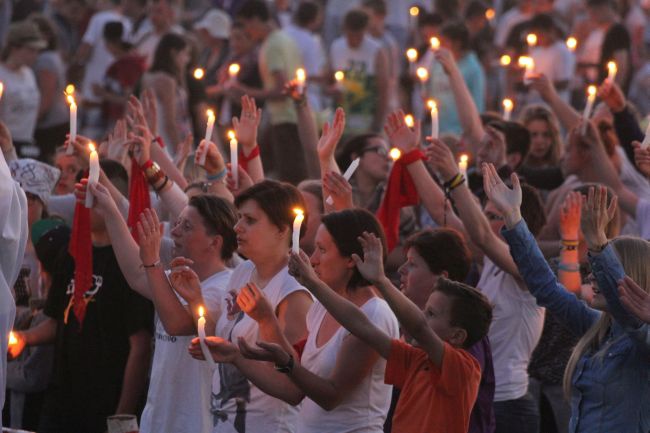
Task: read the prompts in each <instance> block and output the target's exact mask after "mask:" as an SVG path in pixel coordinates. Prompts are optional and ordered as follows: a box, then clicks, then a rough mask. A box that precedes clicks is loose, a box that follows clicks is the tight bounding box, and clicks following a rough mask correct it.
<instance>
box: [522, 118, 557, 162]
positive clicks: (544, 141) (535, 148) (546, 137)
mask: <svg viewBox="0 0 650 433" xmlns="http://www.w3.org/2000/svg"><path fill="white" fill-rule="evenodd" d="M528 132H530V150H529V152H530V154H531V155H532V156H533V157H535V158H536V159H544V158H545V157H546V155H547V154H548V152H549V151H550V150H551V145H552V144H553V141H552V135H551V128H549V126H548V123H546V122H545V121H544V120H533V121H532V122H530V123H529V124H528Z"/></svg>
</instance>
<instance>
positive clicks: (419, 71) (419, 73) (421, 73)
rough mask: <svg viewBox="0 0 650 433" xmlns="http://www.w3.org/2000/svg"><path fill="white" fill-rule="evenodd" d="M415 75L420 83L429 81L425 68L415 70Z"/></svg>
mask: <svg viewBox="0 0 650 433" xmlns="http://www.w3.org/2000/svg"><path fill="white" fill-rule="evenodd" d="M415 73H416V75H417V76H418V78H419V79H420V81H422V82H425V81H427V80H428V79H429V71H427V70H426V68H422V67H420V68H418V69H417V71H415Z"/></svg>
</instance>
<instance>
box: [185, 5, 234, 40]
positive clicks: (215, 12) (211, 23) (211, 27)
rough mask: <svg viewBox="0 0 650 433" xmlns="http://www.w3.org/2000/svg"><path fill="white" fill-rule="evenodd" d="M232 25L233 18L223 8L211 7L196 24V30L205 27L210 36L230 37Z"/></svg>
mask: <svg viewBox="0 0 650 433" xmlns="http://www.w3.org/2000/svg"><path fill="white" fill-rule="evenodd" d="M231 27H232V20H231V19H230V17H229V16H228V14H227V13H225V12H224V11H222V10H219V9H211V10H210V11H209V12H208V13H207V14H205V16H204V17H203V18H201V20H200V21H198V22H197V23H196V24H194V30H201V29H205V30H207V32H208V33H210V36H212V37H213V38H219V39H229V38H230V28H231Z"/></svg>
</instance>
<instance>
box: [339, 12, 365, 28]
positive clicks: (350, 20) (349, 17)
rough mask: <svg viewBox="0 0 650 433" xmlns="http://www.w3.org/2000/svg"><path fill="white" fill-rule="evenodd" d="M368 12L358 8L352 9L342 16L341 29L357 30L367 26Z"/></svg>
mask: <svg viewBox="0 0 650 433" xmlns="http://www.w3.org/2000/svg"><path fill="white" fill-rule="evenodd" d="M368 21H369V18H368V14H367V13H365V12H364V11H362V10H359V9H353V10H351V11H350V12H348V13H347V14H346V15H345V18H343V30H348V31H351V32H358V31H361V30H365V29H366V28H367V27H368Z"/></svg>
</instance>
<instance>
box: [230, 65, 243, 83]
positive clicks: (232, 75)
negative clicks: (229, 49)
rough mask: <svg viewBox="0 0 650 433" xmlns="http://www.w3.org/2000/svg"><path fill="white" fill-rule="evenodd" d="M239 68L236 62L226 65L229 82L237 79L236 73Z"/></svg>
mask: <svg viewBox="0 0 650 433" xmlns="http://www.w3.org/2000/svg"><path fill="white" fill-rule="evenodd" d="M240 69H241V68H240V67H239V65H238V64H237V63H233V64H232V65H230V66H228V76H229V77H230V83H234V82H235V80H237V74H239V70H240Z"/></svg>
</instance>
